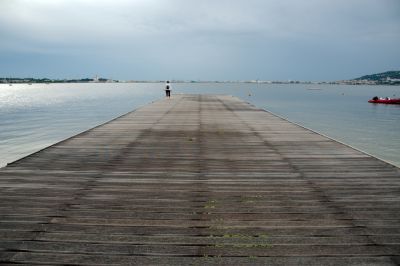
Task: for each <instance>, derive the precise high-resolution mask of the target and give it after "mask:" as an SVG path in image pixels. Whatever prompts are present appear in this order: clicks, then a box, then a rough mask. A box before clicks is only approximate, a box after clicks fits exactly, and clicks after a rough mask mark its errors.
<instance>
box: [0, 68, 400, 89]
mask: <svg viewBox="0 0 400 266" xmlns="http://www.w3.org/2000/svg"><path fill="white" fill-rule="evenodd" d="M164 82H165V81H164V80H115V79H110V78H99V77H97V76H96V77H94V78H82V79H49V78H13V77H9V78H1V77H0V84H43V83H44V84H50V83H164ZM172 82H173V83H255V84H332V85H395V86H396V85H400V71H387V72H383V73H378V74H372V75H366V76H362V77H359V78H355V79H350V80H339V81H300V80H236V81H232V80H225V81H215V80H214V81H212V80H208V81H206V80H172Z"/></svg>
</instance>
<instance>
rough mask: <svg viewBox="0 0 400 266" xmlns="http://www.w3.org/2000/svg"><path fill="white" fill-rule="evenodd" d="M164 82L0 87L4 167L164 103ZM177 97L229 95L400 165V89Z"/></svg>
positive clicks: (317, 88)
mask: <svg viewBox="0 0 400 266" xmlns="http://www.w3.org/2000/svg"><path fill="white" fill-rule="evenodd" d="M163 86H164V85H163V84H160V83H154V84H153V83H120V84H117V83H113V84H107V83H106V84H49V85H46V84H33V85H27V84H18V85H13V86H8V85H5V84H2V85H0V165H5V164H6V163H8V162H12V161H14V160H16V159H18V158H21V157H23V156H26V155H28V154H30V153H32V152H35V151H37V150H40V149H42V148H45V147H47V146H49V145H51V144H53V143H56V142H58V141H61V140H63V139H65V138H67V137H70V136H72V135H75V134H77V133H80V132H82V131H84V130H87V129H89V128H92V127H94V126H97V125H98V124H101V123H104V122H106V121H108V120H111V119H113V118H115V117H117V116H119V115H122V114H124V113H127V112H129V111H131V110H134V109H136V108H138V107H140V106H143V105H145V104H148V103H150V102H152V101H155V100H158V99H161V98H162V97H163V93H164V92H163ZM172 86H173V87H172V89H173V90H172V93H173V94H174V93H213V94H230V95H234V96H237V97H240V98H242V99H244V100H246V101H248V102H250V103H252V104H254V105H256V106H258V107H260V108H264V109H267V110H269V111H271V112H273V113H275V114H277V115H280V116H283V117H285V118H287V119H289V120H290V121H293V122H296V123H299V124H301V125H304V126H305V127H308V128H311V129H313V130H315V131H318V132H320V133H322V134H325V135H327V136H330V137H332V138H334V139H337V140H339V141H342V142H345V143H347V144H349V145H352V146H354V147H356V148H358V149H361V150H363V151H365V152H367V153H370V154H373V155H375V156H377V157H379V158H382V159H384V160H387V161H389V162H391V163H393V164H396V165H398V166H400V105H377V104H370V103H368V102H367V100H368V99H370V98H372V97H373V96H375V95H378V96H385V97H386V96H391V97H392V96H393V95H398V97H400V87H398V86H397V87H394V86H338V85H303V84H290V85H289V84H285V85H277V84H240V83H224V84H222V83H219V84H199V83H191V84H172Z"/></svg>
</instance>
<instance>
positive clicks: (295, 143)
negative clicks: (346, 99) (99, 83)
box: [0, 95, 400, 266]
mask: <svg viewBox="0 0 400 266" xmlns="http://www.w3.org/2000/svg"><path fill="white" fill-rule="evenodd" d="M0 263H6V264H12V263H20V264H29V265H32V264H41V265H43V264H51V265H54V264H68V265H76V264H79V265H118V264H119V265H121V264H123V265H127V264H128V265H129V264H130V265H149V264H151V265H212V264H217V265H341V266H342V265H398V264H399V263H400V169H399V168H396V167H394V166H392V165H390V164H388V163H385V162H383V161H381V160H378V159H376V158H373V157H371V156H369V155H366V154H364V153H362V152H360V151H357V150H354V149H352V148H350V147H348V146H345V145H343V144H340V143H338V142H336V141H333V140H331V139H328V138H326V137H324V136H321V135H319V134H317V133H314V132H312V131H309V130H307V129H304V128H302V127H300V126H298V125H295V124H292V123H290V122H287V121H285V120H283V119H281V118H279V117H277V116H275V115H273V114H271V113H268V112H266V111H264V110H261V109H258V108H256V107H254V106H252V105H250V104H248V103H246V102H243V101H242V100H240V99H238V98H235V97H231V96H215V95H214V96H213V95H177V96H173V97H172V98H171V99H165V100H160V101H157V102H155V103H153V104H150V105H147V106H144V107H142V108H140V109H138V110H136V111H134V112H131V113H128V114H126V115H124V116H122V117H119V118H117V119H115V120H113V121H110V122H108V123H106V124H104V125H101V126H98V127H96V128H94V129H91V130H89V131H86V132H84V133H81V134H79V135H77V136H74V137H72V138H70V139H67V140H65V141H62V142H60V143H57V144H56V145H53V146H51V147H49V148H46V149H44V150H42V151H40V152H37V153H35V154H32V155H30V156H28V157H26V158H23V159H21V160H19V161H17V162H14V163H12V164H9V165H8V166H7V167H5V168H3V169H1V170H0Z"/></svg>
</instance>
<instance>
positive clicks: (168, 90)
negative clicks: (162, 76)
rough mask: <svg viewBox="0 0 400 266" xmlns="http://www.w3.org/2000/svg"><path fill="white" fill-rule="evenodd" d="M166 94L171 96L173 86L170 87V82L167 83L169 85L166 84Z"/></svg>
mask: <svg viewBox="0 0 400 266" xmlns="http://www.w3.org/2000/svg"><path fill="white" fill-rule="evenodd" d="M165 96H166V97H168V98H171V88H170V86H169V84H167V86H165Z"/></svg>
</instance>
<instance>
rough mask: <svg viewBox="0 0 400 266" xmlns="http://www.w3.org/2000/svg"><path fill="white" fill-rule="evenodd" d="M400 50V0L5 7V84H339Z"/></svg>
mask: <svg viewBox="0 0 400 266" xmlns="http://www.w3.org/2000/svg"><path fill="white" fill-rule="evenodd" d="M399 47H400V0H108V1H107V0H0V77H1V76H14V77H16V76H19V77H30V76H33V77H50V78H64V77H66V78H81V77H92V76H94V75H96V74H98V75H99V76H102V77H112V78H115V79H141V80H155V79H157V80H164V79H185V80H191V79H192V80H198V79H200V80H250V79H263V80H278V79H279V80H288V79H290V80H339V79H350V78H354V77H358V76H361V75H364V74H371V73H377V72H384V71H387V70H400V48H399Z"/></svg>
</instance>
